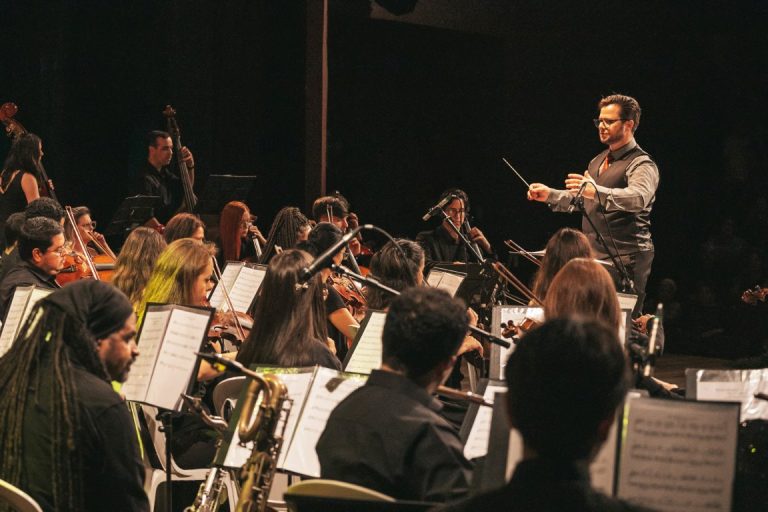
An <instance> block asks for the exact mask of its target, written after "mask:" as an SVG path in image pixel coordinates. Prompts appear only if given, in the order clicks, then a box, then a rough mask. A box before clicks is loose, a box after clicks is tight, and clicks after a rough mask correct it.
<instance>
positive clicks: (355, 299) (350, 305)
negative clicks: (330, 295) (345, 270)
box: [328, 274, 366, 320]
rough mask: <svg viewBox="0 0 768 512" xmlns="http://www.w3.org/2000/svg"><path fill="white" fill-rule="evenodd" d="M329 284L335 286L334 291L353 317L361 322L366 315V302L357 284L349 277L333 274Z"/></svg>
mask: <svg viewBox="0 0 768 512" xmlns="http://www.w3.org/2000/svg"><path fill="white" fill-rule="evenodd" d="M328 284H329V285H330V286H333V289H334V290H336V292H338V294H339V295H341V298H342V299H343V300H344V305H346V306H347V309H349V311H350V313H352V316H353V317H355V319H357V320H360V319H361V318H362V316H363V315H364V314H365V307H366V300H365V297H364V296H363V293H362V292H361V291H360V289H359V288H358V287H357V285H355V282H354V281H352V280H351V279H350V278H349V277H347V276H342V275H339V274H331V277H329V278H328Z"/></svg>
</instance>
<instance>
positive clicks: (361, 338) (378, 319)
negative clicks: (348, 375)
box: [344, 311, 387, 375]
mask: <svg viewBox="0 0 768 512" xmlns="http://www.w3.org/2000/svg"><path fill="white" fill-rule="evenodd" d="M369 315H370V317H369V318H368V321H367V322H366V324H365V329H364V330H363V331H362V333H360V332H358V339H357V340H355V344H354V346H353V350H352V352H351V353H350V355H349V359H348V361H347V365H346V366H345V368H344V371H346V372H353V373H362V374H365V375H369V374H370V373H371V370H375V369H377V368H380V367H381V352H382V344H381V343H382V342H381V337H382V334H383V333H384V321H385V320H386V317H387V315H386V313H384V312H383V311H371V312H369Z"/></svg>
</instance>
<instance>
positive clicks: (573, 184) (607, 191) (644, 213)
mask: <svg viewBox="0 0 768 512" xmlns="http://www.w3.org/2000/svg"><path fill="white" fill-rule="evenodd" d="M598 108H599V110H600V114H599V117H598V118H597V119H594V120H593V121H594V124H595V127H596V128H597V130H598V136H599V138H600V142H602V143H603V144H605V145H606V146H608V148H607V149H606V150H604V151H603V152H601V153H600V154H598V155H597V156H596V157H595V158H593V159H592V161H590V162H589V166H588V168H587V170H586V171H585V172H584V174H583V175H582V174H576V173H571V174H568V176H567V177H566V179H565V190H556V189H552V188H550V187H548V186H547V185H544V184H542V183H533V184H531V186H530V188H529V190H528V199H529V200H531V201H540V202H543V203H546V204H547V205H548V206H549V207H550V209H552V211H556V212H564V211H568V209H569V206H570V204H571V199H572V198H573V197H574V196H576V195H578V194H579V193H581V196H582V197H583V198H584V210H585V214H586V215H587V216H589V220H591V221H592V223H593V224H594V225H595V226H596V228H597V230H598V231H599V232H600V234H602V235H603V237H604V238H605V239H606V242H607V243H608V245H609V248H610V251H611V253H612V254H614V255H615V254H616V252H617V251H618V254H619V255H620V256H621V261H622V263H624V265H625V266H626V268H627V271H628V272H629V277H630V278H631V279H632V280H633V281H634V285H635V291H636V292H637V295H638V300H637V305H636V306H635V311H633V316H638V315H640V314H641V312H642V305H643V299H644V297H645V285H646V283H647V282H648V276H649V275H650V273H651V263H652V262H653V255H654V247H653V240H652V239H651V229H650V228H651V209H652V208H653V203H654V201H655V199H656V189H657V188H658V186H659V169H658V168H657V167H656V163H654V161H653V160H652V159H651V156H650V155H649V154H648V153H646V152H645V151H644V150H643V149H642V148H641V147H640V146H638V144H637V142H636V141H635V131H636V130H637V127H638V125H639V124H640V104H639V103H638V102H637V100H636V99H634V98H632V97H630V96H625V95H622V94H614V95H611V96H608V97H605V98H603V99H601V100H600V102H599V103H598ZM598 206H600V208H598ZM582 231H583V232H584V234H586V235H587V238H588V239H589V242H590V244H591V245H592V249H593V250H594V252H595V254H596V256H597V257H598V258H600V259H608V258H609V255H608V254H607V253H606V250H605V248H604V247H603V245H602V244H601V243H600V242H599V241H598V239H597V235H596V233H595V230H594V229H593V228H592V226H591V225H590V224H589V222H588V221H587V219H586V218H585V219H583V220H582ZM612 240H613V242H615V244H616V245H615V247H614V245H613V242H612Z"/></svg>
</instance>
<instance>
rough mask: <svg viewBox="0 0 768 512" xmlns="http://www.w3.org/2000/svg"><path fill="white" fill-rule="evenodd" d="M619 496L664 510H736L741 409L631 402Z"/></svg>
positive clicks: (728, 406) (714, 405)
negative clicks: (733, 495)
mask: <svg viewBox="0 0 768 512" xmlns="http://www.w3.org/2000/svg"><path fill="white" fill-rule="evenodd" d="M625 411H626V413H625V421H624V430H623V432H622V439H623V440H624V441H623V443H622V447H621V464H620V467H619V485H618V491H617V495H618V496H619V497H620V498H622V499H625V500H627V501H631V502H633V503H636V504H639V505H643V506H646V507H651V508H655V509H657V510H660V511H670V512H671V511H687V512H688V511H690V512H695V511H709V512H718V511H722V512H726V511H729V510H730V509H731V497H732V491H733V478H734V468H735V459H736V440H737V435H738V421H739V409H738V406H737V405H735V404H734V405H730V404H713V403H706V402H680V401H666V400H656V399H650V398H634V397H628V398H627V405H626V408H625Z"/></svg>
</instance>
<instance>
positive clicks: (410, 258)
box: [365, 238, 424, 309]
mask: <svg viewBox="0 0 768 512" xmlns="http://www.w3.org/2000/svg"><path fill="white" fill-rule="evenodd" d="M396 242H397V245H395V242H387V243H386V244H385V245H384V247H382V248H381V250H379V251H378V252H377V253H376V254H374V255H373V258H371V275H372V276H373V277H375V278H376V279H378V280H379V282H380V283H381V284H383V285H385V286H389V287H390V288H393V289H395V290H397V291H399V292H402V291H403V290H405V289H407V288H410V287H411V286H416V285H417V284H418V274H419V267H421V265H422V264H423V263H424V249H422V248H421V246H420V245H419V244H417V243H416V242H412V241H411V240H406V239H403V238H401V239H398V240H396ZM398 246H399V247H398ZM365 298H366V299H367V301H368V307H369V308H371V309H386V308H387V307H388V306H389V303H390V302H392V300H393V299H394V296H393V295H392V294H391V293H388V292H384V291H381V290H378V289H376V288H374V287H373V286H371V287H369V288H368V289H367V291H366V295H365Z"/></svg>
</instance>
